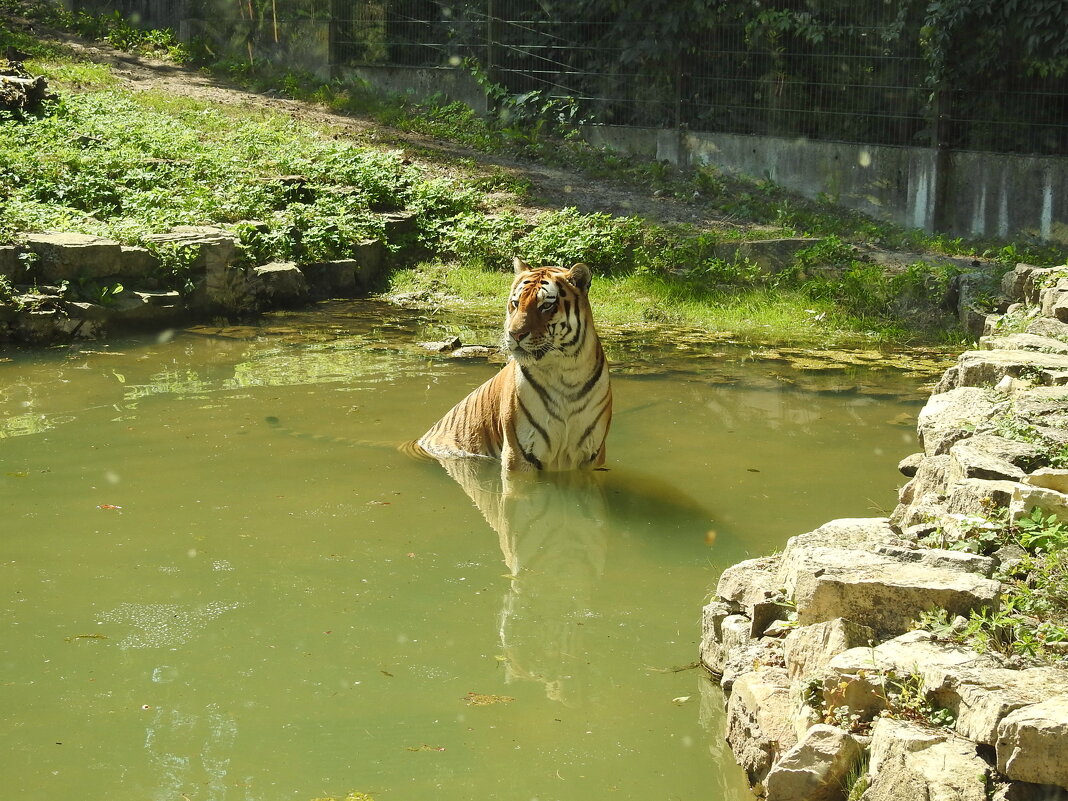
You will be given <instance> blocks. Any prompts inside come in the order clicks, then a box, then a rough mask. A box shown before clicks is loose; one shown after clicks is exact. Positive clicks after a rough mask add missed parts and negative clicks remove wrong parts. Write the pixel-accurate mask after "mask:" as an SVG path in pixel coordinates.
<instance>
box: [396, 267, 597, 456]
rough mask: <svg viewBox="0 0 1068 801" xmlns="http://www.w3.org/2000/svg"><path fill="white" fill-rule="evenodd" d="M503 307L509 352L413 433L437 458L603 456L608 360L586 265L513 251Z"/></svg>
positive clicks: (418, 445)
mask: <svg viewBox="0 0 1068 801" xmlns="http://www.w3.org/2000/svg"><path fill="white" fill-rule="evenodd" d="M515 270H516V277H515V280H514V281H513V283H512V290H511V293H510V295H509V299H508V304H507V309H506V313H505V325H504V339H505V345H506V346H507V349H508V352H509V356H510V358H509V361H508V363H507V364H505V366H504V367H503V368H502V369H501V371H500V372H499V373H497V375H495V376H493V377H492V378H491V379H489V380H488V381H486V382H485V383H484V384H482V385H481V386H479V387H478V388H476V389H475V390H474V391H472V392H471V393H470V394H469V395H468V396H467V397H466V398H464V399H463V400H461V401H460V402H459V403H458V404H456V406H454V407H453V408H452V409H451V410H450V411H449V412H447V413H446V414H445V416H444V417H442V418H441V419H440V420H439V421H438V422H437V423H435V424H434V425H433V426H431V428H430V429H429V430H428V431H427V432H426V433H425V434H424V435H423V436H422V437H420V439H419V440H418V441H417V442H416V443H414V446H415V447H417V448H419V449H421V450H423V451H425V452H426V453H427V454H429V455H431V456H435V457H438V458H444V459H450V458H462V457H469V456H483V457H490V458H494V459H500V460H501V463H502V465H503V467H504V469H505V470H529V469H534V470H574V469H577V468H582V467H589V466H599V465H601V464H603V463H604V457H605V439H606V437H607V436H608V429H609V427H610V425H611V420H612V387H611V382H610V377H609V370H608V361H607V359H606V358H605V355H604V350H603V348H602V347H601V342H600V339H599V338H598V336H597V331H596V328H595V326H594V323H593V313H592V310H591V309H590V303H589V297H588V292H589V287H590V280H591V271H590V268H589V267H588V266H586V265H585V264H576V265H574V266H572V267H570V268H563V267H538V268H532V267H530V266H529V265H527V264H526V263H525V262H523V261H522V260H521V259H518V258H517V259H516V260H515Z"/></svg>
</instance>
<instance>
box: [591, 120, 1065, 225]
mask: <svg viewBox="0 0 1068 801" xmlns="http://www.w3.org/2000/svg"><path fill="white" fill-rule="evenodd" d="M583 134H584V135H585V137H586V139H587V140H588V141H590V142H591V143H592V144H594V145H598V146H602V147H607V148H610V149H612V150H616V151H619V152H625V153H630V154H632V155H635V156H638V157H641V158H650V159H658V160H661V161H667V162H670V163H672V164H675V165H678V166H680V167H684V168H685V167H695V166H699V165H702V164H711V165H714V166H715V167H718V168H719V169H722V170H724V171H725V172H728V173H733V174H739V175H746V176H749V177H752V178H766V179H768V180H771V181H774V182H775V183H777V184H779V185H780V186H784V187H786V188H787V189H790V190H793V191H795V192H799V193H801V194H802V195H804V196H806V197H810V198H817V197H821V196H822V197H826V198H828V199H829V200H831V201H833V202H835V203H838V204H840V205H842V206H845V207H846V208H850V209H855V210H857V211H860V212H863V213H865V214H868V215H871V216H872V217H875V218H877V219H882V220H887V221H889V222H893V223H897V224H899V225H904V226H907V227H910V228H921V229H923V230H925V231H928V232H933V231H934V230H935V229H936V226H937V227H940V228H942V229H943V230H944V232H945V233H948V234H950V235H953V236H969V237H998V238H1002V239H1005V238H1009V237H1018V236H1024V237H1030V238H1034V239H1038V240H1042V241H1045V242H1053V243H1059V244H1065V245H1068V159H1065V158H1063V157H1061V158H1058V157H1054V156H1017V155H1010V154H1000V153H972V152H959V153H949V154H945V157H944V158H943V159H941V160H940V159H939V158H938V154H937V153H936V151H934V150H932V149H930V148H918V147H917V148H907V147H884V146H878V145H855V144H845V143H840V142H819V141H814V140H806V139H781V138H776V137H770V136H741V135H737V134H716V133H698V132H692V131H684V132H681V133H680V132H676V131H672V130H663V129H652V128H648V129H635V128H616V127H612V126H596V125H594V126H586V127H584V128H583ZM940 161H941V164H940ZM939 169H942V170H944V172H943V174H942V175H941V176H939ZM940 179H941V180H942V181H943V183H941V184H940ZM940 192H941V193H942V195H943V197H944V204H943V207H942V208H941V209H938V208H937V207H936V206H937V200H936V199H937V197H938V195H939V193H940Z"/></svg>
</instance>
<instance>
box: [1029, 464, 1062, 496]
mask: <svg viewBox="0 0 1068 801" xmlns="http://www.w3.org/2000/svg"><path fill="white" fill-rule="evenodd" d="M1023 483H1024V484H1028V485H1030V486H1032V487H1042V488H1044V489H1050V490H1054V491H1055V492H1062V493H1068V470H1059V469H1056V468H1053V467H1042V468H1039V469H1038V470H1035V471H1034V472H1033V473H1031V474H1030V475H1028V476H1026V477H1025V478H1024V479H1023Z"/></svg>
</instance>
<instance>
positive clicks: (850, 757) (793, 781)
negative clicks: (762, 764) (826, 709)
mask: <svg viewBox="0 0 1068 801" xmlns="http://www.w3.org/2000/svg"><path fill="white" fill-rule="evenodd" d="M863 750H864V749H863V747H862V746H861V744H860V743H859V742H858V741H857V739H856V738H855V737H853V736H852V735H851V734H849V733H848V732H845V731H843V730H842V729H839V728H836V727H834V726H828V725H825V724H817V725H815V726H813V727H812V728H810V729H809V730H808V731H807V732H805V734H804V736H803V737H802V738H801V740H800V741H799V742H798V743H797V745H795V746H794V747H793V748H791V749H790V750H789V751H787V752H786V753H784V754H783V755H782V756H781V757H780V758H779V761H778V762H776V763H775V765H774V767H772V769H771V771H770V772H769V773H768V776H767V779H765V781H764V789H765V791H766V794H767V795H766V798H767V801H839V800H840V799H842V798H843V796H844V793H843V792H842V787H843V784H844V782H845V779H846V776H847V775H848V773H849V771H850V770H851V769H852V767H853V766H854V765H855V764H856V763H857V762H858V761H859V760H860V757H861V754H862V753H863Z"/></svg>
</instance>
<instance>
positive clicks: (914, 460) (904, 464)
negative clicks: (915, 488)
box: [897, 453, 924, 478]
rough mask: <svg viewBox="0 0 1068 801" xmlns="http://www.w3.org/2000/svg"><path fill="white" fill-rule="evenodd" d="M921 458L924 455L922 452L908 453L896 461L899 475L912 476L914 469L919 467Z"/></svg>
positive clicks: (914, 473)
mask: <svg viewBox="0 0 1068 801" xmlns="http://www.w3.org/2000/svg"><path fill="white" fill-rule="evenodd" d="M923 460H924V455H923V454H922V453H913V454H910V455H909V456H906V457H905V458H904V459H902V460H901V461H900V462H898V463H897V469H898V471H899V472H900V473H901V475H903V476H907V477H908V478H912V477H913V476H914V475H916V471H917V470H919V469H920V465H921V464H922V463H923Z"/></svg>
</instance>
